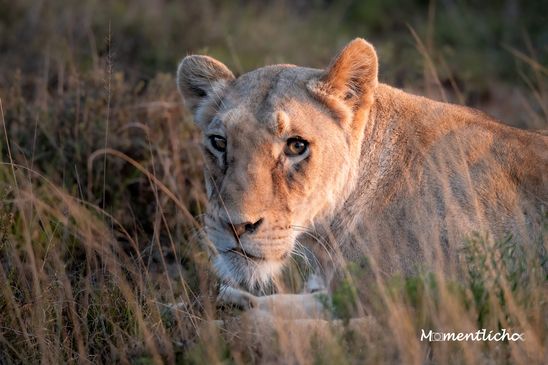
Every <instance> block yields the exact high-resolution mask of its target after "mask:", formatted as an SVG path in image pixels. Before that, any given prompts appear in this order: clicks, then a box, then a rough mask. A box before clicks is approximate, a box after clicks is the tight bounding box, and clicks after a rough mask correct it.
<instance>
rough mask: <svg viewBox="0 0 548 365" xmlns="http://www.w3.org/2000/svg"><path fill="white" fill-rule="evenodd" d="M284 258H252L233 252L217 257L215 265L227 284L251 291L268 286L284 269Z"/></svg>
mask: <svg viewBox="0 0 548 365" xmlns="http://www.w3.org/2000/svg"><path fill="white" fill-rule="evenodd" d="M284 261H285V260H283V259H279V260H274V259H252V258H246V257H242V255H240V254H238V253H233V252H224V253H221V254H219V255H218V256H217V257H216V258H215V262H214V267H215V270H216V272H217V274H218V275H219V277H220V278H221V280H223V281H224V282H225V283H226V284H229V285H232V286H236V287H237V286H241V287H244V288H246V289H247V290H250V291H255V290H260V289H261V288H263V287H265V286H267V285H268V284H269V283H270V281H271V280H272V278H273V277H274V276H276V275H277V274H278V273H279V272H280V271H281V269H282V267H283V264H284Z"/></svg>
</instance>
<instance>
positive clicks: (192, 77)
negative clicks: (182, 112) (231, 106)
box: [177, 55, 234, 112]
mask: <svg viewBox="0 0 548 365" xmlns="http://www.w3.org/2000/svg"><path fill="white" fill-rule="evenodd" d="M233 79H234V74H233V73H232V72H231V71H230V70H229V69H228V68H227V67H226V66H225V65H224V64H223V63H221V62H219V61H217V60H216V59H214V58H211V57H209V56H198V55H192V56H186V57H185V58H184V59H183V60H182V61H181V63H180V64H179V68H178V70H177V87H178V88H179V92H180V93H181V95H182V96H183V98H184V100H185V103H186V105H187V106H188V107H189V108H190V110H192V112H195V111H196V109H197V108H198V106H199V105H200V102H202V101H203V100H205V99H206V98H208V97H216V98H217V97H220V95H221V93H222V90H223V89H224V88H225V87H226V85H227V84H228V82H229V81H230V80H233Z"/></svg>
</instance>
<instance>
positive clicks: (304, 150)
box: [177, 39, 548, 306]
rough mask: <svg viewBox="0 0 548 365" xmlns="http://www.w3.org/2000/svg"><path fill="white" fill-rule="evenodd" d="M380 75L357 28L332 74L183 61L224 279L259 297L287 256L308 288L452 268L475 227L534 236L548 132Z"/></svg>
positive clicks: (524, 239)
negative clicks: (350, 278)
mask: <svg viewBox="0 0 548 365" xmlns="http://www.w3.org/2000/svg"><path fill="white" fill-rule="evenodd" d="M377 74H378V63H377V55H376V52H375V50H374V48H373V46H372V45H371V44H369V43H368V42H366V41H364V40H363V39H355V40H354V41H352V42H350V43H349V44H348V45H347V46H346V47H345V48H344V49H343V50H342V51H341V52H340V53H339V54H338V55H337V56H336V57H335V59H334V60H333V62H332V63H331V64H330V66H328V68H327V69H325V70H318V69H311V68H304V67H297V66H293V65H274V66H266V67H263V68H259V69H257V70H254V71H251V72H249V73H246V74H243V75H241V76H239V77H238V78H236V77H235V76H234V75H233V74H232V72H230V71H229V70H228V68H227V67H226V66H224V65H223V64H222V63H220V62H219V61H217V60H214V59H212V58H211V57H208V56H196V55H192V56H188V57H186V58H184V59H183V61H182V62H181V64H180V66H179V70H178V74H177V80H178V87H179V90H180V92H181V94H182V96H183V98H184V100H185V103H186V105H187V106H188V107H189V108H190V109H191V110H192V111H193V113H194V120H195V122H196V124H197V125H198V126H199V127H200V129H201V130H202V133H203V147H204V155H205V160H206V166H207V167H206V169H205V171H204V173H205V181H206V185H207V192H208V198H209V208H208V212H207V214H206V216H205V225H206V231H207V235H208V239H209V240H210V241H211V242H212V243H213V245H214V247H215V251H216V252H214V253H213V254H214V256H215V261H214V263H215V268H216V271H217V272H218V274H219V276H220V277H221V279H222V280H223V281H224V282H225V283H226V284H227V285H228V287H229V288H236V287H239V288H241V289H244V290H247V291H250V292H251V293H254V294H264V293H265V292H266V291H267V288H268V287H269V285H270V283H271V282H272V280H273V279H275V277H276V276H277V275H278V274H279V273H280V270H281V269H282V267H283V265H284V264H285V263H286V262H287V260H289V259H290V257H291V255H298V256H300V257H303V258H305V259H306V260H305V261H306V262H307V263H308V265H309V266H310V267H311V268H312V271H313V272H314V273H315V276H314V277H315V278H317V277H321V278H322V279H321V280H320V281H321V282H322V283H323V284H321V285H318V286H316V288H315V289H313V290H309V291H318V290H319V291H321V290H323V289H329V285H330V284H331V283H332V282H334V281H333V279H334V278H336V277H340V276H341V275H344V267H345V265H346V264H347V263H348V262H353V263H356V264H358V265H361V266H364V265H365V264H364V263H363V258H364V257H367V258H369V259H370V260H368V263H367V267H368V268H369V269H370V270H371V271H372V273H373V274H374V275H379V276H383V277H386V276H389V275H391V274H392V273H404V274H409V273H414V272H419V271H421V270H423V269H430V270H432V269H435V270H439V271H440V272H443V273H445V274H447V275H455V277H458V276H459V261H458V257H457V256H458V255H457V253H458V250H459V249H460V247H461V246H462V243H463V241H464V239H465V238H466V237H467V236H468V235H470V234H471V233H473V232H479V233H481V234H485V235H486V236H488V237H489V239H490V240H495V239H498V238H501V237H504V236H505V235H507V234H510V233H511V234H513V237H515V238H517V241H518V242H520V243H521V244H523V245H525V246H527V245H529V244H531V242H534V241H535V240H538V239H540V237H538V236H537V235H538V234H539V233H538V232H540V231H541V230H540V229H539V227H540V225H541V224H542V223H541V220H542V217H543V214H545V213H544V212H545V209H546V202H547V200H548V176H547V171H548V137H546V136H543V135H541V134H540V133H534V132H527V131H524V130H519V129H515V128H512V127H509V126H506V125H504V124H501V123H499V122H498V121H496V120H494V119H493V118H491V117H489V116H488V115H485V114H483V113H481V112H479V111H477V110H474V109H470V108H467V107H463V106H458V105H451V104H447V103H441V102H438V101H434V100H429V99H426V98H423V97H420V96H415V95H411V94H408V93H406V92H403V91H401V90H398V89H395V88H393V87H390V86H388V85H385V84H382V83H379V82H378V78H377ZM232 294H234V293H232ZM239 295H240V294H237V293H236V295H235V296H234V295H232V296H228V297H229V298H228V299H227V295H225V296H224V299H225V300H226V301H228V302H239V301H240V302H241V296H239ZM245 295H248V294H245ZM249 295H250V297H249V298H252V299H253V296H251V294H249ZM255 298H257V297H255ZM251 301H253V300H251ZM240 304H241V303H240ZM244 306H245V305H244ZM251 306H253V305H251Z"/></svg>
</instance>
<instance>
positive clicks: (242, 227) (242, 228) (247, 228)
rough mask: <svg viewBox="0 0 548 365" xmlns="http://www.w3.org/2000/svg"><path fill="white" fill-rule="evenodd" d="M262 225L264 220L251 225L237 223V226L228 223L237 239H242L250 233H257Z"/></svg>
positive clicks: (249, 223) (248, 223)
mask: <svg viewBox="0 0 548 365" xmlns="http://www.w3.org/2000/svg"><path fill="white" fill-rule="evenodd" d="M262 223H263V218H261V219H259V220H258V221H257V222H255V223H251V222H244V223H237V224H234V223H228V224H227V225H228V227H229V228H230V230H231V231H232V233H234V236H235V237H236V238H240V237H241V236H242V235H243V234H246V233H248V234H249V233H253V232H255V231H256V230H257V228H259V226H260V225H261V224H262Z"/></svg>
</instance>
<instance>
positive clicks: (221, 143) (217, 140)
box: [209, 136, 226, 152]
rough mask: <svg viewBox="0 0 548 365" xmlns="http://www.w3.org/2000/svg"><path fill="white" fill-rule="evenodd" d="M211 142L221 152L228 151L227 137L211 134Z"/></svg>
mask: <svg viewBox="0 0 548 365" xmlns="http://www.w3.org/2000/svg"><path fill="white" fill-rule="evenodd" d="M209 142H211V145H212V146H213V148H215V149H216V150H217V151H219V152H225V151H226V139H225V138H223V137H221V136H211V137H209Z"/></svg>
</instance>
